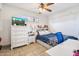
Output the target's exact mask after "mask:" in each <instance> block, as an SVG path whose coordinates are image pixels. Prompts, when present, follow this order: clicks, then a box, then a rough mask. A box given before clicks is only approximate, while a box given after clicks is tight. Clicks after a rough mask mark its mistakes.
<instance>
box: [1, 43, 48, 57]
mask: <svg viewBox="0 0 79 59" xmlns="http://www.w3.org/2000/svg"><path fill="white" fill-rule="evenodd" d="M47 50H48V49H47V48H45V47H43V46H42V45H40V44H38V43H33V44H30V45H27V46H23V47H19V48H15V49H13V50H10V49H2V50H0V56H48V54H47V53H46V52H45V51H47Z"/></svg>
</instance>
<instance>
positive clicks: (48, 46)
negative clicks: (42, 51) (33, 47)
mask: <svg viewBox="0 0 79 59" xmlns="http://www.w3.org/2000/svg"><path fill="white" fill-rule="evenodd" d="M37 43H39V44H41V45H42V46H44V47H46V48H47V49H50V48H51V47H52V46H50V45H48V44H46V43H44V42H42V41H41V40H37Z"/></svg>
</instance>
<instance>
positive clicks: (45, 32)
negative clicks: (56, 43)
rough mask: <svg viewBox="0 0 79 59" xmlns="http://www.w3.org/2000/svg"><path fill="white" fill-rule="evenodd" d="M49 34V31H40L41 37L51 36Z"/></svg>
mask: <svg viewBox="0 0 79 59" xmlns="http://www.w3.org/2000/svg"><path fill="white" fill-rule="evenodd" d="M49 33H50V32H49V31H39V34H40V35H46V34H49Z"/></svg>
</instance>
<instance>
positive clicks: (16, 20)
mask: <svg viewBox="0 0 79 59" xmlns="http://www.w3.org/2000/svg"><path fill="white" fill-rule="evenodd" d="M12 25H20V26H24V25H25V19H24V18H18V17H12Z"/></svg>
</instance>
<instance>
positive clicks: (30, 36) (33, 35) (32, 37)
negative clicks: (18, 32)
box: [28, 34, 36, 43]
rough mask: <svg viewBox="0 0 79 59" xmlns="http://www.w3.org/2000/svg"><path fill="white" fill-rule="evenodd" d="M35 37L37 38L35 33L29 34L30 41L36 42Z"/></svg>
mask: <svg viewBox="0 0 79 59" xmlns="http://www.w3.org/2000/svg"><path fill="white" fill-rule="evenodd" d="M35 38H36V35H35V34H29V36H28V41H29V43H34V42H35Z"/></svg>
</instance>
